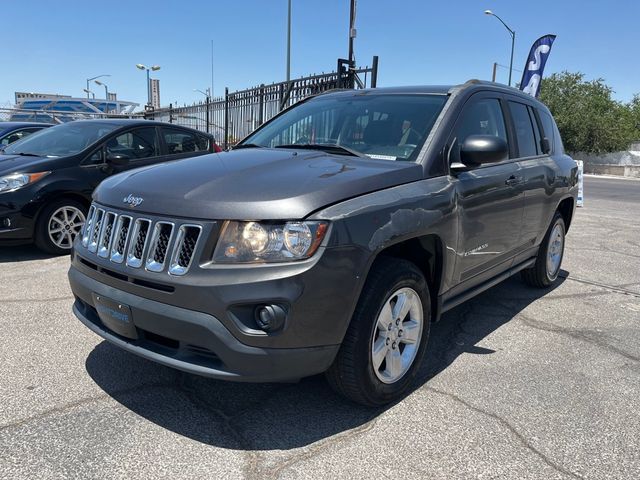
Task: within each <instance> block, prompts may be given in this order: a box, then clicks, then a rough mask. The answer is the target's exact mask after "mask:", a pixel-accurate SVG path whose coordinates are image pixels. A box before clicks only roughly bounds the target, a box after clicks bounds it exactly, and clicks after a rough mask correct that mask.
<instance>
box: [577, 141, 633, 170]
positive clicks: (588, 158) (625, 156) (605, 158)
mask: <svg viewBox="0 0 640 480" xmlns="http://www.w3.org/2000/svg"><path fill="white" fill-rule="evenodd" d="M637 147H640V145H638V144H635V143H634V144H633V145H632V146H631V149H630V150H628V151H624V152H613V153H606V154H604V155H593V154H591V153H584V152H576V153H572V154H570V155H571V156H572V157H573V158H574V159H576V160H582V161H583V162H584V163H585V166H586V165H640V148H637Z"/></svg>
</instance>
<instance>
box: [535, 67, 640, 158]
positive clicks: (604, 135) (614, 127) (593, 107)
mask: <svg viewBox="0 0 640 480" xmlns="http://www.w3.org/2000/svg"><path fill="white" fill-rule="evenodd" d="M612 94H613V90H612V89H611V87H609V86H608V85H607V84H605V82H604V80H603V79H601V78H599V79H596V80H591V81H586V80H585V79H584V74H582V73H571V72H562V73H559V74H558V73H554V74H553V75H551V76H550V77H547V78H545V79H544V80H543V81H542V86H541V90H540V100H542V101H543V102H544V103H545V104H546V105H547V106H548V107H549V110H551V113H552V114H553V116H554V118H555V120H556V123H557V124H558V129H559V130H560V134H561V135H562V140H563V142H564V146H565V149H566V150H567V151H569V152H587V153H595V154H601V153H607V152H616V151H620V150H625V149H627V148H628V147H629V144H630V143H631V142H632V141H634V140H637V139H638V138H637V137H638V131H637V128H636V124H638V123H640V98H639V97H638V96H636V97H635V98H634V100H633V101H632V102H631V103H629V104H625V103H622V102H618V101H616V100H614V99H613V98H612ZM634 118H635V119H636V120H634Z"/></svg>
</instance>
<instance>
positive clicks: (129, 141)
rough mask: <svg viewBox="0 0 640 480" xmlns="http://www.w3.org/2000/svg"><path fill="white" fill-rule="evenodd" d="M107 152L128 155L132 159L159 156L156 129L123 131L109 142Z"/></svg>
mask: <svg viewBox="0 0 640 480" xmlns="http://www.w3.org/2000/svg"><path fill="white" fill-rule="evenodd" d="M107 152H108V153H109V154H114V155H118V154H121V155H127V156H128V157H129V158H131V159H134V160H135V159H142V158H151V157H157V156H158V155H160V148H159V145H158V137H157V135H156V129H155V128H154V127H150V128H137V129H135V130H132V131H130V132H126V133H122V134H120V135H118V136H117V137H114V138H112V139H111V140H109V141H108V142H107Z"/></svg>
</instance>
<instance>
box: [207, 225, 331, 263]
mask: <svg viewBox="0 0 640 480" xmlns="http://www.w3.org/2000/svg"><path fill="white" fill-rule="evenodd" d="M328 226H329V224H328V223H327V222H286V223H284V224H283V223H280V224H277V223H264V222H234V221H229V222H225V224H224V225H223V227H222V233H221V234H220V239H219V240H218V245H217V246H216V250H215V253H214V254H213V261H214V262H216V263H265V262H270V263H274V262H290V261H295V260H302V259H305V258H309V257H310V256H312V255H313V254H314V253H315V252H316V250H317V249H318V247H319V246H320V243H322V240H323V239H324V236H325V234H326V233H327V228H328Z"/></svg>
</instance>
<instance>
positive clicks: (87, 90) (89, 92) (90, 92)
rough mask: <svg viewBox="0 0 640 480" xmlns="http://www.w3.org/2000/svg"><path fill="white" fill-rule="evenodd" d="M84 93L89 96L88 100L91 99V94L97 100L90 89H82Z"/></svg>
mask: <svg viewBox="0 0 640 480" xmlns="http://www.w3.org/2000/svg"><path fill="white" fill-rule="evenodd" d="M82 91H83V92H85V93H86V94H87V98H89V94H91V95H92V96H93V98H94V99H95V98H96V94H95V93H93V92H92V91H91V90H89V89H88V88H83V89H82Z"/></svg>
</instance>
